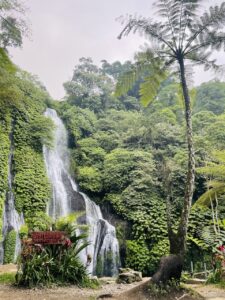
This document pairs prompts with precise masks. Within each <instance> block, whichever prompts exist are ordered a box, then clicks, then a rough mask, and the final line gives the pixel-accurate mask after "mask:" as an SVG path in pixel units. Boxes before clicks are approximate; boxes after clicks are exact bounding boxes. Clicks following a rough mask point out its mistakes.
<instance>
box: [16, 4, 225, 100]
mask: <svg viewBox="0 0 225 300" xmlns="http://www.w3.org/2000/svg"><path fill="white" fill-rule="evenodd" d="M24 2H25V4H26V6H27V7H28V8H29V10H28V12H27V17H28V18H29V20H30V23H31V26H30V27H31V31H32V36H31V38H29V39H25V40H24V44H23V48H22V49H11V50H10V54H11V56H12V58H13V61H14V62H15V63H16V64H17V65H19V66H20V67H21V68H23V69H25V70H27V71H29V72H30V73H32V74H36V75H38V76H39V78H40V80H41V81H42V82H43V83H44V85H45V86H46V87H47V89H48V91H49V93H50V94H51V96H52V97H54V98H56V99H60V98H62V97H63V96H64V89H63V86H62V84H63V82H65V81H67V80H69V79H70V78H71V75H72V71H73V68H74V66H75V65H76V64H77V63H78V60H79V58H80V57H92V58H93V60H94V62H95V63H96V64H99V63H100V61H101V60H102V59H106V60H108V61H109V62H113V61H115V60H121V61H125V60H128V59H132V57H133V55H134V53H135V51H137V50H139V49H140V46H141V45H143V43H144V40H143V39H142V38H140V37H139V36H138V35H130V36H129V37H128V38H123V39H122V40H118V39H117V36H118V34H119V33H120V31H121V29H122V26H121V24H120V23H119V22H118V21H116V18H117V17H119V16H120V15H126V14H127V13H128V14H135V13H137V14H138V15H145V16H150V15H153V11H152V3H153V2H155V0H25V1H24ZM203 2H204V3H206V5H207V3H210V4H212V2H213V4H215V3H221V2H222V0H221V1H220V0H218V1H211V0H204V1H203ZM217 58H218V60H219V62H220V63H223V64H225V54H224V53H221V54H219V55H217ZM213 77H214V75H212V74H209V73H205V72H204V71H202V70H199V69H197V70H196V71H195V76H194V81H195V84H196V85H198V84H200V83H201V82H203V81H207V80H209V79H212V78H213Z"/></svg>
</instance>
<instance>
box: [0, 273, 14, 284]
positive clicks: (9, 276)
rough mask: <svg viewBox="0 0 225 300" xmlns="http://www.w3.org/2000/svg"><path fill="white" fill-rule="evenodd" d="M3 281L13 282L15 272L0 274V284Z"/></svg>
mask: <svg viewBox="0 0 225 300" xmlns="http://www.w3.org/2000/svg"><path fill="white" fill-rule="evenodd" d="M3 283H15V273H3V274H0V284H3Z"/></svg>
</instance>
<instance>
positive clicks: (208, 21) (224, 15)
mask: <svg viewBox="0 0 225 300" xmlns="http://www.w3.org/2000/svg"><path fill="white" fill-rule="evenodd" d="M224 24H225V2H223V3H222V4H221V5H220V6H218V5H216V6H214V7H212V6H211V7H210V9H209V12H205V13H204V14H203V15H202V16H201V17H200V18H199V19H198V21H196V22H195V25H194V26H193V27H192V28H191V33H192V34H191V36H190V37H189V39H188V40H187V44H186V47H185V49H184V52H186V51H187V50H189V49H190V48H191V47H192V44H193V43H194V44H195V42H196V39H198V40H200V41H202V40H204V36H205V35H206V34H207V33H208V32H209V31H210V29H211V30H213V29H216V30H218V28H220V27H221V26H222V25H224Z"/></svg>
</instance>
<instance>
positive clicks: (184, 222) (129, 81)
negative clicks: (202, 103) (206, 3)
mask: <svg viewBox="0 0 225 300" xmlns="http://www.w3.org/2000/svg"><path fill="white" fill-rule="evenodd" d="M201 2H203V1H200V0H159V1H157V3H156V4H155V6H156V8H157V13H158V15H159V20H158V21H153V20H152V19H150V18H145V17H137V16H128V17H126V18H122V21H123V24H124V23H125V26H124V28H123V30H122V32H121V33H120V35H119V38H122V37H123V36H127V35H129V34H130V33H131V32H134V33H136V32H139V33H141V34H144V35H145V36H146V37H147V38H148V39H150V43H151V44H150V45H151V47H150V48H149V49H148V50H147V51H146V52H145V53H142V54H141V55H138V57H137V62H136V64H135V65H134V67H133V68H132V69H131V70H130V71H129V72H127V73H126V74H124V75H123V76H122V77H121V78H120V80H119V82H118V85H117V90H116V94H117V95H123V94H125V93H126V92H127V91H128V90H129V89H130V88H131V86H133V84H134V83H135V82H136V81H137V80H138V79H139V78H140V77H141V78H143V81H142V83H141V84H140V99H141V101H142V103H143V104H144V105H148V104H149V103H150V102H151V101H152V100H153V99H154V98H155V97H156V95H157V93H158V90H159V88H160V85H161V83H162V81H163V80H165V78H166V76H167V72H168V70H169V69H171V68H173V67H174V66H176V67H178V72H177V73H178V75H179V77H180V84H181V89H182V96H183V101H184V111H185V120H186V137H187V147H188V170H187V178H186V187H185V195H184V202H183V209H182V213H181V218H180V223H179V226H178V229H177V232H174V230H172V228H168V229H169V240H170V252H171V254H174V255H177V256H179V259H180V261H181V265H182V264H183V259H184V254H185V250H186V237H187V228H188V220H189V214H190V208H191V205H192V198H193V191H194V184H195V155H194V147H193V133H192V119H191V115H192V109H191V101H190V93H189V89H188V83H187V63H190V64H193V65H201V66H204V67H205V69H206V70H207V69H209V68H213V69H216V70H218V66H217V65H216V63H215V60H212V59H210V55H211V53H212V51H213V50H220V49H221V47H222V46H224V45H225V43H224V42H225V34H224V33H223V31H222V30H223V26H224V25H225V2H223V3H222V4H221V5H220V6H214V7H210V9H209V11H208V12H204V13H203V14H202V15H201V16H200V4H201ZM173 70H174V69H173ZM168 224H171V222H168ZM171 261H172V260H171ZM158 279H159V280H160V276H159V277H158ZM161 279H162V277H161Z"/></svg>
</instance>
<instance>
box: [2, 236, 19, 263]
mask: <svg viewBox="0 0 225 300" xmlns="http://www.w3.org/2000/svg"><path fill="white" fill-rule="evenodd" d="M15 248H16V232H15V230H11V231H10V232H9V233H7V235H6V237H5V241H4V264H9V263H13V262H14V254H15Z"/></svg>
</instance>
